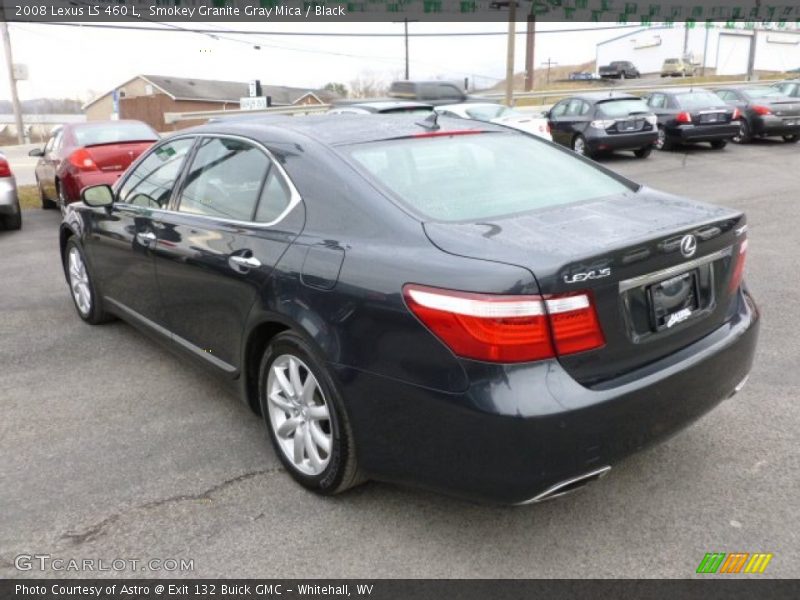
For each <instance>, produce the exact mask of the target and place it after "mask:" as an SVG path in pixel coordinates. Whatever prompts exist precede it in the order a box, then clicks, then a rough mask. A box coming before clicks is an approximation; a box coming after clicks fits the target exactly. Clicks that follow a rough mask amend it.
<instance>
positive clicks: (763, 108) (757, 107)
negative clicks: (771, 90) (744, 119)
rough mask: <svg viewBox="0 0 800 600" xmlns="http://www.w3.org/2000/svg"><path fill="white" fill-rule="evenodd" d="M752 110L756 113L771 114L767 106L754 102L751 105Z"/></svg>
mask: <svg viewBox="0 0 800 600" xmlns="http://www.w3.org/2000/svg"><path fill="white" fill-rule="evenodd" d="M753 112H754V113H756V114H757V115H771V114H772V111H771V110H770V109H769V108H767V107H766V106H761V105H760V104H756V105H754V106H753Z"/></svg>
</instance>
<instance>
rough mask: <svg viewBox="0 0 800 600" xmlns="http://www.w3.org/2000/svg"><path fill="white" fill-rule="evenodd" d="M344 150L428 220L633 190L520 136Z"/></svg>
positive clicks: (526, 208)
mask: <svg viewBox="0 0 800 600" xmlns="http://www.w3.org/2000/svg"><path fill="white" fill-rule="evenodd" d="M343 150H344V151H345V152H346V153H348V154H349V155H350V157H351V158H352V159H353V160H354V161H355V162H356V163H357V164H359V165H361V166H362V167H363V168H364V169H365V170H366V171H368V172H369V173H370V174H371V175H372V176H373V177H374V178H375V179H377V180H378V181H379V182H380V183H382V184H383V185H384V186H386V187H387V188H388V189H390V190H391V191H392V192H394V193H395V194H396V195H397V196H398V197H399V198H400V199H401V200H403V201H404V202H405V203H406V204H407V205H408V206H409V207H410V208H411V209H412V210H413V211H414V212H416V213H418V214H420V215H421V216H422V217H423V218H424V219H433V220H441V221H464V220H475V219H489V218H493V217H499V216H501V215H508V214H514V213H520V212H527V211H531V210H536V209H539V208H545V207H548V206H554V205H559V204H571V203H573V202H580V201H583V200H589V199H592V198H599V197H603V196H609V195H612V194H620V193H623V192H626V191H629V190H630V188H629V187H628V186H626V185H625V184H623V183H622V182H620V181H618V180H617V179H615V178H613V177H611V176H610V175H607V174H605V173H604V172H602V171H600V170H599V169H597V168H596V167H594V166H592V165H590V164H587V163H585V162H584V161H582V160H579V159H577V158H575V157H574V156H573V155H572V154H571V153H570V152H568V151H564V150H560V149H558V148H555V147H553V146H550V145H548V144H546V143H545V142H542V141H539V140H536V139H534V138H530V137H528V136H522V135H518V134H515V133H493V132H492V133H475V134H469V135H456V136H451V137H445V136H442V137H431V138H408V139H398V140H390V141H385V142H376V143H371V144H359V145H356V146H350V147H345V148H343ZM511 157H513V159H511Z"/></svg>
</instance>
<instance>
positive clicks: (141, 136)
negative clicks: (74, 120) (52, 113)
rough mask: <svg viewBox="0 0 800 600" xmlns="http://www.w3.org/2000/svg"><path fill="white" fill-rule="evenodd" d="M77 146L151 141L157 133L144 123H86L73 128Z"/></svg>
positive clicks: (155, 138)
mask: <svg viewBox="0 0 800 600" xmlns="http://www.w3.org/2000/svg"><path fill="white" fill-rule="evenodd" d="M73 134H74V135H75V139H76V140H77V142H78V145H79V146H96V145H99V144H114V143H124V142H151V141H154V140H157V139H158V134H156V132H155V131H153V130H152V129H150V127H148V126H147V125H145V124H144V123H110V124H105V123H104V124H102V125H86V126H83V127H76V128H75V129H74V130H73Z"/></svg>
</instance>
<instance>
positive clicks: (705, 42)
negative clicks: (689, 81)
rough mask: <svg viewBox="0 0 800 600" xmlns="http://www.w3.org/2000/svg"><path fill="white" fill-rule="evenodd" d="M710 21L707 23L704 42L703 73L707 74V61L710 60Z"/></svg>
mask: <svg viewBox="0 0 800 600" xmlns="http://www.w3.org/2000/svg"><path fill="white" fill-rule="evenodd" d="M709 29H710V28H709V26H708V23H706V39H705V41H704V42H703V75H704V76H705V74H706V63H707V62H708V30H709Z"/></svg>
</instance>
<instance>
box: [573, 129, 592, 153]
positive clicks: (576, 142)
mask: <svg viewBox="0 0 800 600" xmlns="http://www.w3.org/2000/svg"><path fill="white" fill-rule="evenodd" d="M571 147H572V151H573V152H575V153H576V154H580V155H581V156H585V157H586V158H592V152H591V150H589V146H588V145H587V144H586V138H585V137H583V136H582V135H581V134H580V133H579V134H578V135H576V136H575V137H574V138H572V144H571Z"/></svg>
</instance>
